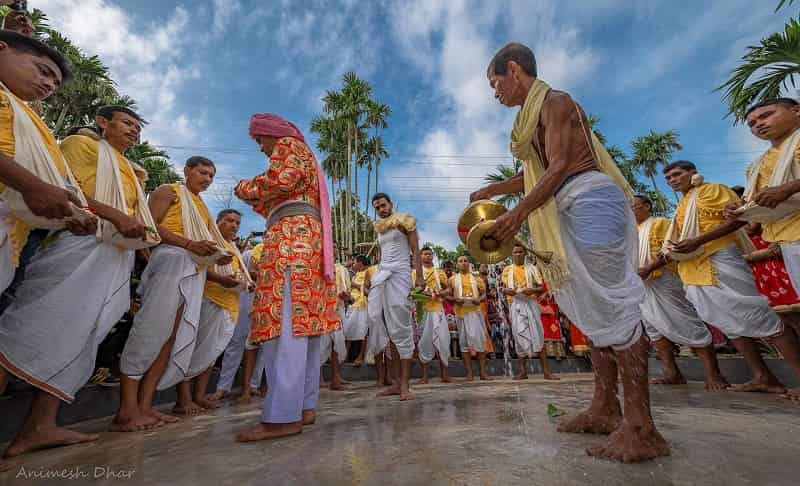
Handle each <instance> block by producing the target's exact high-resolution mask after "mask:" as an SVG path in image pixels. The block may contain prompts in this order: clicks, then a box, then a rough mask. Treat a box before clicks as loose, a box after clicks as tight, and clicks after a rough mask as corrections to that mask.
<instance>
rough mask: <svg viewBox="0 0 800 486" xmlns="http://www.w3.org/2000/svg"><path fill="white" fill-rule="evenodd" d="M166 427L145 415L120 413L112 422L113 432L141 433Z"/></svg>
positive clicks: (111, 428) (110, 428)
mask: <svg viewBox="0 0 800 486" xmlns="http://www.w3.org/2000/svg"><path fill="white" fill-rule="evenodd" d="M162 425H164V424H163V422H160V421H159V420H157V419H155V418H153V417H149V416H147V415H144V414H141V413H139V414H136V415H128V414H122V413H118V414H117V415H115V416H114V419H113V420H112V421H111V426H110V427H109V430H110V431H111V432H140V431H142V430H152V429H155V428H158V427H160V426H162Z"/></svg>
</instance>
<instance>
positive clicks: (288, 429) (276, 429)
mask: <svg viewBox="0 0 800 486" xmlns="http://www.w3.org/2000/svg"><path fill="white" fill-rule="evenodd" d="M302 431H303V423H302V422H294V423H291V424H264V423H261V424H258V425H256V426H255V427H253V428H251V429H247V430H243V431H241V432H239V433H238V434H237V435H236V442H256V441H259V440H269V439H278V438H281V437H288V436H290V435H296V434H299V433H301V432H302Z"/></svg>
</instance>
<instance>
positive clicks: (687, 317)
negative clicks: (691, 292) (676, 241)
mask: <svg viewBox="0 0 800 486" xmlns="http://www.w3.org/2000/svg"><path fill="white" fill-rule="evenodd" d="M644 288H645V297H644V302H642V305H641V307H642V319H643V320H644V327H645V330H646V331H647V335H648V336H650V339H652V340H653V341H657V340H659V339H661V338H662V337H664V338H667V339H669V340H670V341H672V342H673V343H675V344H680V345H683V346H691V347H693V348H704V347H706V346H708V345H710V344H711V332H710V331H709V330H708V327H706V325H705V323H704V322H703V320H702V319H701V318H700V316H699V315H698V314H697V310H695V308H694V306H693V305H692V303H691V302H689V300H688V299H687V298H686V292H685V291H684V289H683V282H681V279H680V277H678V275H676V274H675V273H674V272H672V271H670V270H668V269H666V268H665V269H663V273H662V275H661V276H660V277H658V278H656V279H651V280H647V281H646V282H645V283H644Z"/></svg>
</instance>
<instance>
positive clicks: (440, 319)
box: [417, 311, 450, 366]
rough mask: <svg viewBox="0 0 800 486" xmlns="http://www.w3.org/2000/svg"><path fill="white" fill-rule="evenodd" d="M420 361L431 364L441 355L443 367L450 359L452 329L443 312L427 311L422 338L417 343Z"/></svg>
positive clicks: (424, 317)
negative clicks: (448, 325)
mask: <svg viewBox="0 0 800 486" xmlns="http://www.w3.org/2000/svg"><path fill="white" fill-rule="evenodd" d="M417 348H418V349H419V359H420V360H421V361H422V362H423V363H430V362H431V361H433V359H434V358H435V357H436V353H437V352H438V353H439V359H441V360H442V365H444V366H447V362H448V360H449V359H450V329H449V328H448V327H447V318H446V317H445V315H444V312H443V311H433V312H429V311H425V314H424V315H423V317H422V336H421V337H420V338H419V343H417Z"/></svg>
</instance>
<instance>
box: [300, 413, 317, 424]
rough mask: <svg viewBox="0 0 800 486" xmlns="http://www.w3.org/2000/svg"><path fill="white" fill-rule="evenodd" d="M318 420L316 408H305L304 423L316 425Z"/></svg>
mask: <svg viewBox="0 0 800 486" xmlns="http://www.w3.org/2000/svg"><path fill="white" fill-rule="evenodd" d="M316 421H317V412H316V411H315V410H303V420H302V424H303V425H314V423H315V422H316Z"/></svg>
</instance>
